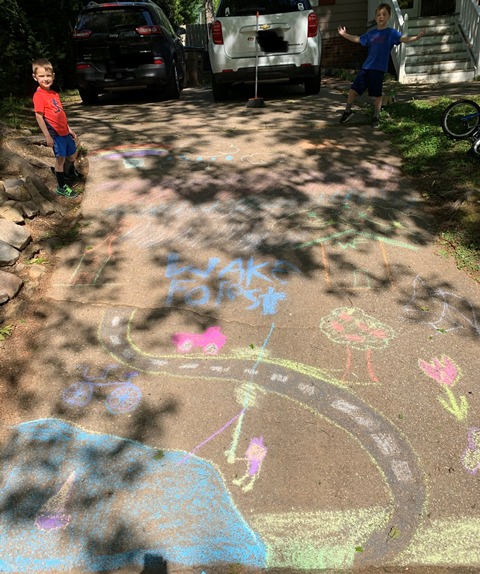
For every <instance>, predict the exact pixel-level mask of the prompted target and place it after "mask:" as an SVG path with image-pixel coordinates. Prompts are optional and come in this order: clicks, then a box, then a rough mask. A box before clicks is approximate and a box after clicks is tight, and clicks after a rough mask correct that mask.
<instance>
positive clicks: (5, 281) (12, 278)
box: [0, 269, 23, 303]
mask: <svg viewBox="0 0 480 574" xmlns="http://www.w3.org/2000/svg"><path fill="white" fill-rule="evenodd" d="M22 285H23V281H22V280H21V279H20V278H19V277H17V276H16V275H14V274H13V273H8V271H2V270H1V269H0V303H6V302H7V301H8V300H9V299H13V297H15V295H16V294H17V293H18V292H19V291H20V289H21V288H22ZM5 296H6V299H5ZM2 299H3V300H2Z"/></svg>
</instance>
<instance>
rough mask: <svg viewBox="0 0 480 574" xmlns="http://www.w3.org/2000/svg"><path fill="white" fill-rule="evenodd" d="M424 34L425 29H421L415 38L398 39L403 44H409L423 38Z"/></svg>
mask: <svg viewBox="0 0 480 574" xmlns="http://www.w3.org/2000/svg"><path fill="white" fill-rule="evenodd" d="M425 32H426V30H425V28H422V29H421V30H420V32H419V33H418V34H417V35H416V36H402V37H401V38H400V42H402V43H403V44H410V42H416V41H417V40H420V38H422V37H423V36H425Z"/></svg>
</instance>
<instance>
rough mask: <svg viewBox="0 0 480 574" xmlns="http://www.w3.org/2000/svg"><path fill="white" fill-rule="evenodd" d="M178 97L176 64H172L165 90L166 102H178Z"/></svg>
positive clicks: (178, 85)
mask: <svg viewBox="0 0 480 574" xmlns="http://www.w3.org/2000/svg"><path fill="white" fill-rule="evenodd" d="M179 97H180V80H179V78H178V71H177V64H176V62H173V70H172V74H171V76H170V80H169V81H168V84H167V85H166V88H165V99H166V100H178V98H179Z"/></svg>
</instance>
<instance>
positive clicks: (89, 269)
mask: <svg viewBox="0 0 480 574" xmlns="http://www.w3.org/2000/svg"><path fill="white" fill-rule="evenodd" d="M119 233H120V232H119V230H116V231H114V232H113V233H110V234H109V235H107V237H105V239H103V240H102V241H101V242H100V243H98V244H97V245H96V246H95V247H92V248H91V249H86V250H85V252H84V253H83V255H82V256H81V258H80V261H79V262H78V265H77V266H76V267H75V270H74V272H73V273H72V275H71V277H70V281H69V283H67V285H65V286H69V287H70V286H71V287H77V286H81V285H99V284H101V285H105V284H107V283H105V282H103V283H100V281H99V279H100V276H101V274H102V273H103V271H104V269H105V267H106V265H107V264H108V262H109V261H110V260H112V259H114V254H113V247H112V244H113V242H114V241H115V240H116V239H118V236H119ZM102 251H103V252H102Z"/></svg>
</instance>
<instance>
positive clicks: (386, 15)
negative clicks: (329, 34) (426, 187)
mask: <svg viewBox="0 0 480 574" xmlns="http://www.w3.org/2000/svg"><path fill="white" fill-rule="evenodd" d="M391 13H392V9H391V7H390V4H386V3H382V4H379V5H378V6H377V8H376V10H375V22H376V24H377V27H376V28H374V29H373V30H370V31H368V32H366V33H365V34H362V35H361V36H353V35H351V34H347V30H346V28H345V26H339V27H338V33H339V34H340V36H343V37H344V38H346V39H347V40H350V42H355V43H357V44H361V45H362V46H364V47H366V48H368V55H367V59H366V60H365V62H364V63H363V65H362V68H361V70H360V71H359V73H358V74H357V77H356V78H355V80H354V81H353V83H352V85H351V87H350V91H349V92H348V98H347V105H346V107H345V111H344V112H343V114H342V117H341V118H340V123H341V124H343V123H345V122H347V121H348V120H349V119H350V118H351V117H352V115H353V112H352V104H353V102H354V101H355V98H356V97H357V96H359V95H361V94H363V92H364V91H365V90H367V89H368V95H369V96H371V97H373V98H375V111H374V114H373V120H372V127H373V128H378V127H379V125H380V111H381V109H382V86H383V79H384V77H385V73H386V72H387V71H388V62H389V59H390V52H391V51H392V48H393V47H394V46H398V44H400V43H405V44H408V43H410V42H415V41H416V40H419V39H420V38H421V37H422V36H424V35H425V28H422V29H421V30H420V32H419V33H418V34H417V35H416V36H402V35H401V33H400V32H399V31H398V30H395V29H394V28H389V27H388V21H389V19H390V16H391Z"/></svg>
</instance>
